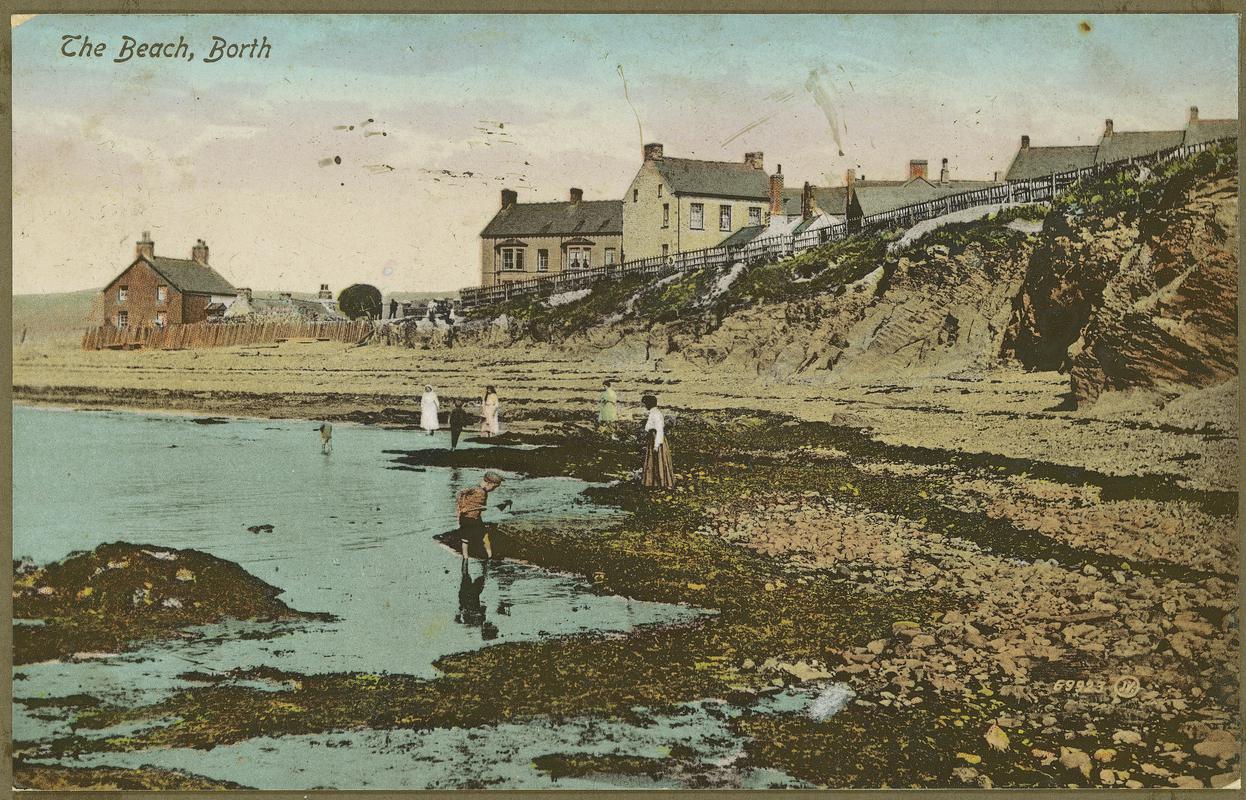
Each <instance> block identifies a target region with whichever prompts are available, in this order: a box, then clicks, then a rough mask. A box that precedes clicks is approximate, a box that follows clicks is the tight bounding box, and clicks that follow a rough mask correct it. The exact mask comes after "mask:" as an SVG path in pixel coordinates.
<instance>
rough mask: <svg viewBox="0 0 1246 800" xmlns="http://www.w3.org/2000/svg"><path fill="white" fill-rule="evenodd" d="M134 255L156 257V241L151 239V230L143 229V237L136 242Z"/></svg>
mask: <svg viewBox="0 0 1246 800" xmlns="http://www.w3.org/2000/svg"><path fill="white" fill-rule="evenodd" d="M134 257H135V258H146V259H152V258H155V257H156V243H155V242H153V241H152V240H151V231H143V238H142V239H140V240H139V241H137V242H135V243H134Z"/></svg>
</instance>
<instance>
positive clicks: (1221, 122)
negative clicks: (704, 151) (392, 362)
mask: <svg viewBox="0 0 1246 800" xmlns="http://www.w3.org/2000/svg"><path fill="white" fill-rule="evenodd" d="M1237 127H1238V121H1237V120H1236V119H1215V120H1208V119H1200V118H1199V115H1198V109H1197V108H1196V107H1191V108H1190V115H1189V119H1188V121H1187V123H1186V126H1185V128H1183V129H1176V130H1169V131H1116V130H1115V129H1114V125H1113V123H1112V120H1107V121H1106V123H1105V126H1104V131H1103V134H1102V136H1101V137H1100V140H1099V142H1098V143H1097V144H1094V145H1084V146H1071V147H1070V146H1052V147H1047V146H1044V147H1032V146H1031V145H1030V137H1029V136H1022V137H1021V146H1020V148H1019V149H1018V150H1017V153H1016V155H1015V156H1014V158H1013V160H1012V164H1011V166H1010V167H1009V169H1008V171H1007V173H1006V174H1005V175H1004V176H1003V179H1002V180H1001V179H1000V176H999V175H998V174H996V175H994V176H992V178H991V179H982V180H961V179H955V178H953V177H952V176H951V173H950V170H949V167H948V160H947V159H946V158H945V159H943V160H942V162H941V165H940V169H939V173H938V175H937V176H936V175H932V174H930V172H929V169H928V163H929V162H928V161H926V160H924V159H910V160H909V161H908V162H907V163H906V164H905V165H904V173H903V175H904V177H903V178H899V179H894V180H867V179H866V177H865V176H864V175H857V174H855V172H854V171H853V170H851V169H850V170H847V171H846V173H845V175H844V182H843V184H842V185H840V186H815V185H813V184H810V183H807V182H806V183H803V184H802V185H800V186H790V187H789V186H787V185H786V182H785V178H784V175H783V168H782V166H781V165H779V166H776V168H775V170H774V172H772V173H771V172H768V171H767V170H766V167H765V163H764V155H763V154H762V153H760V152H749V153H745V154H744V157H743V158H742V159H741V160H740V161H706V160H701V159H691V158H676V157H671V156H667V155H666V153H665V148H664V147H663V146H662V145H661V144H656V143H654V144H646V145H644V148H643V150H642V153H641V165H640V168H639V169H638V170H637V172H636V175H635V177H633V178H632V181H631V183H630V185H629V186H628V188H627V191H626V192H625V193H624V196H623V198H622V199H619V200H585V199H584V193H583V192H582V191H581V190H580V189H571V190H570V193H569V196H568V199H567V201H566V202H557V203H521V202H519V196H518V193H517V192H515V191H512V190H510V189H503V190H502V197H501V207H500V208H499V209H498V211H497V213H496V214H495V215H494V216H493V219H492V220H490V221H489V224H488V225H486V226H485V228H484V230H483V231H482V232H481V234H480V285H481V286H486V287H487V286H494V285H497V284H499V283H506V282H511V281H526V280H531V279H533V278H539V277H542V276H552V275H556V274H559V273H566V272H574V271H576V270H583V269H591V268H596V267H601V266H609V265H612V264H621V263H623V262H624V261H625V260H627V261H631V260H636V259H645V258H653V257H658V256H663V257H669V256H674V255H676V254H679V253H684V252H688V251H692V250H701V249H704V248H709V247H737V246H739V247H743V246H744V245H746V244H748V243H749V242H750V241H752V240H753V239H756V238H759V237H762V236H770V235H778V234H794V233H803V232H805V231H809V230H816V229H818V228H821V227H826V226H829V225H833V224H837V223H842V222H845V221H852V220H854V219H860V218H861V217H864V216H869V215H873V214H879V213H882V212H886V211H890V210H893V209H897V208H903V207H905V206H909V205H913V204H915V203H921V202H925V201H928V200H936V199H938V198H941V197H945V196H948V195H954V194H958V193H961V192H964V191H967V190H971V189H978V188H982V187H987V186H996V185H1000V184H1003V183H1006V182H1013V181H1023V180H1032V179H1034V178H1038V177H1043V176H1045V175H1050V174H1052V173H1057V172H1064V171H1068V170H1075V169H1079V168H1082V167H1089V166H1093V165H1095V164H1100V163H1107V162H1111V161H1119V160H1121V159H1125V158H1129V157H1138V156H1143V155H1147V154H1150V153H1154V152H1158V151H1160V150H1164V149H1167V148H1170V147H1177V146H1180V145H1182V144H1194V143H1199V142H1206V141H1212V140H1216V139H1224V138H1230V137H1235V136H1237Z"/></svg>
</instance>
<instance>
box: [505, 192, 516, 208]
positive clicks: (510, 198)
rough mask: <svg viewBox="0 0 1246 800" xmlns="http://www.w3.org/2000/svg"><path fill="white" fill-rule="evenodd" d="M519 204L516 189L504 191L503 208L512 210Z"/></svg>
mask: <svg viewBox="0 0 1246 800" xmlns="http://www.w3.org/2000/svg"><path fill="white" fill-rule="evenodd" d="M517 202H519V193H518V192H516V191H515V190H514V189H503V190H502V208H510V207H511V206H513V205H515V203H517Z"/></svg>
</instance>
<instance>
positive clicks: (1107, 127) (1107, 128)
mask: <svg viewBox="0 0 1246 800" xmlns="http://www.w3.org/2000/svg"><path fill="white" fill-rule="evenodd" d="M1103 135H1104V136H1111V135H1112V120H1110V119H1105V120H1104V121H1103Z"/></svg>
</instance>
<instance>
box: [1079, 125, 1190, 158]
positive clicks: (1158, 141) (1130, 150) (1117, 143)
mask: <svg viewBox="0 0 1246 800" xmlns="http://www.w3.org/2000/svg"><path fill="white" fill-rule="evenodd" d="M1184 140H1185V131H1183V130H1181V131H1116V132H1114V133H1113V134H1112V135H1111V136H1104V137H1103V138H1102V139H1100V140H1099V149H1098V152H1097V153H1096V154H1095V163H1097V164H1104V163H1107V162H1109V161H1120V160H1121V159H1124V158H1137V157H1139V156H1146V155H1150V154H1151V153H1155V152H1158V151H1160V150H1167V149H1168V148H1170V147H1180V146H1181V143H1182V142H1183V141H1184Z"/></svg>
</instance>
